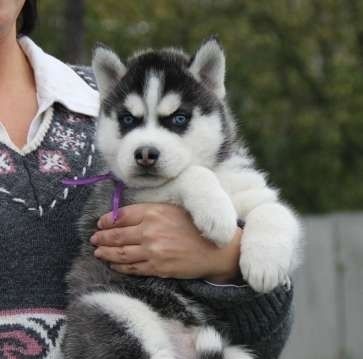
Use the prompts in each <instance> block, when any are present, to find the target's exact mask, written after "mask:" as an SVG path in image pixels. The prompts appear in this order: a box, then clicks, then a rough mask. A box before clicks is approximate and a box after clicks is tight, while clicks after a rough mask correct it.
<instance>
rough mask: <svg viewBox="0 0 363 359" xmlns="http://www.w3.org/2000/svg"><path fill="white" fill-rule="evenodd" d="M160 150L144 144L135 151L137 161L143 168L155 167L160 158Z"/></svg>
mask: <svg viewBox="0 0 363 359" xmlns="http://www.w3.org/2000/svg"><path fill="white" fill-rule="evenodd" d="M159 156H160V151H159V150H158V149H157V148H155V147H151V146H143V147H139V148H137V149H136V151H135V153H134V157H135V161H136V163H137V164H138V165H139V166H140V167H143V168H150V167H153V166H154V165H155V164H156V162H157V160H158V159H159Z"/></svg>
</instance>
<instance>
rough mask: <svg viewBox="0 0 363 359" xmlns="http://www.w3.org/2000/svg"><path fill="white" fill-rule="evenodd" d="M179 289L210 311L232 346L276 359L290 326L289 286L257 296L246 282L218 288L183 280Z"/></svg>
mask: <svg viewBox="0 0 363 359" xmlns="http://www.w3.org/2000/svg"><path fill="white" fill-rule="evenodd" d="M180 286H181V287H182V290H183V292H184V294H185V295H186V296H187V297H189V298H190V299H193V300H196V301H197V302H199V303H201V304H204V305H206V306H207V307H208V308H210V309H211V312H212V313H213V316H215V318H216V320H215V326H216V327H217V328H218V329H219V330H220V331H221V332H222V333H223V334H224V335H225V336H226V337H227V338H228V339H229V340H230V343H231V344H232V345H246V347H247V348H249V349H251V350H252V351H253V352H254V353H255V355H257V358H261V359H262V358H263V359H275V358H276V359H277V358H278V357H279V355H280V353H281V351H282V349H283V347H284V345H285V343H286V340H287V338H288V335H289V333H290V329H291V324H292V317H293V309H292V308H293V306H292V299H293V288H292V287H291V288H286V287H284V286H280V287H278V288H276V289H275V290H274V291H272V292H271V293H268V294H261V293H256V292H255V291H253V289H252V288H250V287H249V286H248V284H247V283H242V284H241V285H222V286H221V285H213V284H212V283H209V282H205V281H203V280H183V281H181V283H180Z"/></svg>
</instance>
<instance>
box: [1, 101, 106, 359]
mask: <svg viewBox="0 0 363 359" xmlns="http://www.w3.org/2000/svg"><path fill="white" fill-rule="evenodd" d="M43 121H44V122H45V123H44V124H43V126H42V132H43V133H41V136H40V138H39V141H36V142H35V143H33V146H32V148H29V150H28V151H27V153H25V154H24V153H21V154H20V153H18V152H16V151H14V150H13V149H11V148H9V147H7V146H6V145H5V144H2V143H0V218H1V221H0V253H1V258H0V278H1V280H0V358H2V359H27V358H29V359H43V358H48V359H55V358H60V357H61V356H60V348H59V342H60V340H59V339H60V337H61V335H62V331H63V324H64V316H63V309H64V307H65V304H66V303H65V293H66V286H65V281H64V276H65V273H66V272H67V271H68V270H69V268H70V264H71V262H72V260H73V258H74V257H75V256H76V255H77V254H78V247H79V244H80V243H79V239H78V234H77V230H76V228H75V225H74V223H75V220H76V219H77V218H78V217H79V214H80V213H81V210H82V206H83V204H84V203H85V201H86V199H87V197H88V195H89V191H90V190H91V189H90V188H74V187H71V188H65V187H64V186H63V185H62V184H61V179H63V178H77V177H81V176H86V175H94V174H96V173H98V172H99V166H100V161H99V159H98V156H97V155H96V150H95V146H94V144H93V138H94V129H95V126H94V119H93V118H91V117H88V116H85V115H81V114H78V113H72V112H70V111H68V110H67V109H66V108H65V107H63V106H62V105H60V104H54V105H53V107H52V108H50V109H49V110H48V111H47V112H46V114H45V116H44V120H43Z"/></svg>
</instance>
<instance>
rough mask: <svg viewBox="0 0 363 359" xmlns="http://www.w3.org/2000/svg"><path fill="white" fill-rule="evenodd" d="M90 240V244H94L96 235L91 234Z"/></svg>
mask: <svg viewBox="0 0 363 359" xmlns="http://www.w3.org/2000/svg"><path fill="white" fill-rule="evenodd" d="M90 242H91V243H92V244H96V243H97V237H96V236H92V237H91V238H90Z"/></svg>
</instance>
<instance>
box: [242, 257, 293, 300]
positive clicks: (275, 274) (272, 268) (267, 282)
mask: <svg viewBox="0 0 363 359" xmlns="http://www.w3.org/2000/svg"><path fill="white" fill-rule="evenodd" d="M240 267H241V272H242V275H243V278H244V279H245V280H246V281H247V282H248V283H249V285H250V286H251V287H252V288H253V289H254V290H255V291H256V292H261V293H268V292H271V291H272V290H273V289H275V288H276V287H277V286H279V285H285V286H287V287H288V288H290V278H289V276H288V273H287V270H285V269H284V268H282V267H281V266H280V264H279V263H276V262H273V261H270V262H269V261H267V260H263V259H262V258H256V257H253V256H249V255H247V256H246V255H242V256H241V260H240Z"/></svg>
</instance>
